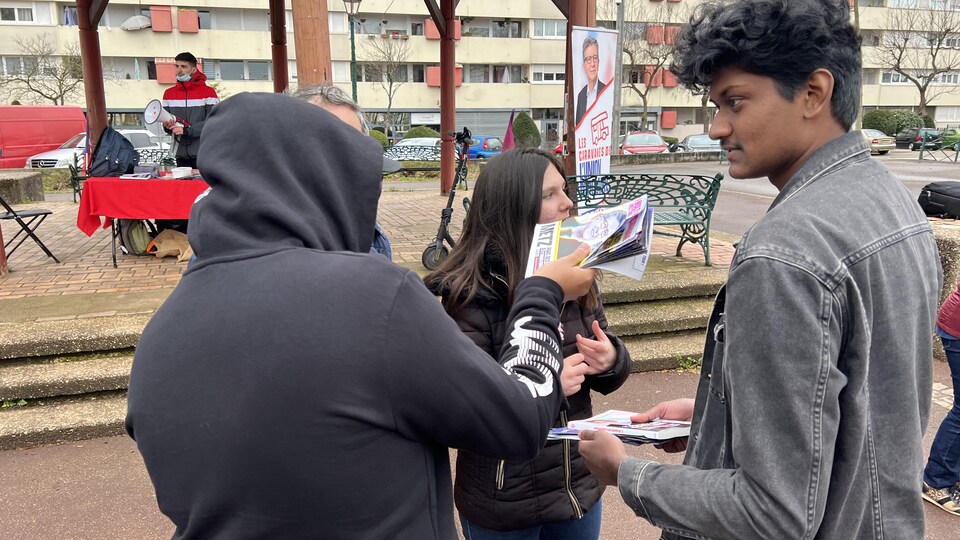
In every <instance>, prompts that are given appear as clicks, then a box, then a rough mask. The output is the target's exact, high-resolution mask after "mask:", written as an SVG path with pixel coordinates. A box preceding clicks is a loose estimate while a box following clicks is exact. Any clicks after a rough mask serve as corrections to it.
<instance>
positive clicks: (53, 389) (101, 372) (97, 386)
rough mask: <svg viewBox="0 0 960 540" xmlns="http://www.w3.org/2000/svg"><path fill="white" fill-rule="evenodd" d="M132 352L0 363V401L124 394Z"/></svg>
mask: <svg viewBox="0 0 960 540" xmlns="http://www.w3.org/2000/svg"><path fill="white" fill-rule="evenodd" d="M132 365H133V351H129V350H128V351H124V352H117V353H114V354H109V355H79V356H56V357H45V358H35V359H25V360H14V361H9V362H3V363H0V401H8V400H10V401H16V400H20V399H27V400H30V399H38V398H50V397H58V396H71V395H79V394H88V393H94V392H103V391H107V390H125V389H126V388H127V383H128V381H129V379H130V367H131V366H132Z"/></svg>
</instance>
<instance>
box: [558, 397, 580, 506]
mask: <svg viewBox="0 0 960 540" xmlns="http://www.w3.org/2000/svg"><path fill="white" fill-rule="evenodd" d="M560 422H561V425H564V426H565V425H567V411H560ZM571 444H572V442H571V441H570V440H568V439H564V441H563V486H564V488H565V489H566V490H567V496H568V497H570V506H572V507H573V513H574V514H575V515H576V516H577V519H580V518H582V517H583V508H581V507H580V501H578V500H577V496H576V495H574V493H573V478H572V476H573V473H572V472H571V464H570V445H571Z"/></svg>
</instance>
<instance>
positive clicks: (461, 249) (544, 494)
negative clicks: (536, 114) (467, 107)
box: [424, 148, 631, 540]
mask: <svg viewBox="0 0 960 540" xmlns="http://www.w3.org/2000/svg"><path fill="white" fill-rule="evenodd" d="M565 185H566V183H565V179H564V176H563V168H562V166H561V165H560V163H559V162H558V161H557V160H556V159H555V158H554V157H553V156H552V155H551V154H550V153H549V152H546V151H544V150H540V149H536V148H525V149H518V150H511V151H509V152H504V153H503V154H501V155H499V156H496V157H494V158H493V159H491V160H490V162H489V163H488V164H487V165H486V166H485V167H484V168H483V171H482V172H481V173H480V176H479V177H478V178H477V183H476V186H475V187H474V196H473V201H472V203H471V205H470V214H469V215H468V217H467V221H466V224H465V225H464V228H463V234H462V235H461V236H460V240H459V241H458V242H457V247H456V248H455V249H454V250H453V252H452V253H450V256H449V257H448V258H447V259H446V260H444V261H443V262H442V263H441V264H440V266H439V267H438V268H437V269H436V271H434V272H433V273H431V274H429V275H427V276H426V277H425V278H424V281H425V282H426V283H427V286H428V287H429V288H430V290H431V291H432V292H433V293H434V294H436V295H438V296H440V297H441V298H442V302H443V305H444V307H445V308H446V310H447V313H449V314H450V316H451V317H453V319H454V320H455V321H457V325H458V326H459V327H460V329H461V330H463V332H464V333H465V334H466V335H467V336H469V337H470V339H472V340H473V342H474V343H476V344H477V345H478V346H480V347H481V348H482V349H483V350H485V351H487V353H488V354H489V356H488V359H487V361H488V362H490V364H491V365H496V364H495V363H494V359H495V358H496V356H497V354H498V353H499V351H500V350H501V348H502V347H503V346H504V345H505V344H506V343H507V342H508V341H509V339H510V336H509V333H508V330H509V326H507V323H508V314H509V313H510V311H511V305H512V302H514V301H515V298H516V292H515V290H516V288H517V286H518V284H521V283H523V275H524V272H525V270H526V262H527V257H528V254H529V251H530V242H531V240H532V239H533V234H534V227H535V226H536V225H537V224H538V223H553V222H557V221H561V220H563V219H566V218H567V217H569V216H570V211H571V210H572V209H573V203H572V202H571V201H570V199H569V198H568V197H567V195H566V190H565ZM560 321H561V325H562V331H561V347H562V351H563V356H564V369H563V374H562V376H561V386H562V388H563V393H564V395H566V397H567V401H568V406H567V407H565V408H564V410H563V411H561V412H560V414H558V415H557V417H556V418H555V419H554V420H555V424H554V426H556V427H563V426H566V425H567V422H568V421H570V420H578V419H582V418H588V417H590V416H592V415H593V409H592V406H591V402H590V391H591V390H594V391H597V392H601V393H603V394H609V393H610V392H613V391H614V390H616V389H617V388H619V387H620V386H622V385H623V383H624V382H626V380H627V377H628V376H629V375H630V367H631V362H630V354H629V353H628V352H627V350H626V347H625V346H624V344H623V342H622V341H621V340H620V339H619V338H618V337H616V336H614V335H612V334H610V333H608V332H607V318H606V316H605V314H604V311H603V305H602V303H601V301H600V297H599V294H598V291H597V289H596V288H595V287H594V288H593V289H592V290H591V291H590V292H589V293H588V294H587V295H586V296H585V297H583V298H581V299H580V301H571V302H567V303H565V304H564V305H563V307H562V309H561V317H560ZM603 491H604V486H602V485H601V484H600V483H599V482H598V481H597V480H596V478H594V477H593V476H592V475H591V474H590V471H589V470H587V467H586V464H584V462H583V458H582V457H581V456H580V452H579V451H578V445H577V442H576V441H569V440H564V441H550V442H548V443H547V445H546V447H545V448H544V449H543V450H541V451H540V453H539V454H538V455H537V456H536V457H535V458H534V459H525V460H517V459H512V458H510V457H509V456H492V457H491V456H489V455H483V454H481V453H476V452H471V451H468V450H464V451H461V452H458V453H457V474H456V484H455V485H454V500H455V501H456V506H457V510H458V511H459V513H460V520H461V523H462V525H463V531H464V536H465V537H466V538H467V539H468V540H487V539H493V538H503V537H508V538H512V539H534V540H536V539H540V540H548V539H558V538H577V539H580V540H589V539H591V538H592V539H596V538H599V535H600V522H601V514H602V506H601V502H600V500H601V499H600V497H601V496H602V495H603Z"/></svg>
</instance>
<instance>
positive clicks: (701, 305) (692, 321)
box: [604, 297, 713, 339]
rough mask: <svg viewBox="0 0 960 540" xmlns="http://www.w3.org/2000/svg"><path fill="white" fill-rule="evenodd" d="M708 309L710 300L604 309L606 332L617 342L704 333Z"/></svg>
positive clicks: (680, 299)
mask: <svg viewBox="0 0 960 540" xmlns="http://www.w3.org/2000/svg"><path fill="white" fill-rule="evenodd" d="M712 308H713V298H710V297H701V298H678V299H673V300H656V301H649V302H639V303H634V304H613V305H605V306H604V310H605V311H606V314H607V323H608V324H609V329H610V331H611V332H612V333H614V334H616V335H618V336H620V338H621V339H624V338H625V337H627V336H634V335H641V334H660V333H665V332H678V331H683V330H699V329H704V328H706V327H707V322H708V321H709V319H710V311H711V309H712Z"/></svg>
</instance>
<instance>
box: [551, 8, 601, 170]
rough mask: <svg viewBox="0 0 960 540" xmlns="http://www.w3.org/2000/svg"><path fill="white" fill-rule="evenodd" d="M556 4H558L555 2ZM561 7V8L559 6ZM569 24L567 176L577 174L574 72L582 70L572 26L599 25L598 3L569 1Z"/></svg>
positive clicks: (564, 92) (565, 93) (564, 106)
mask: <svg viewBox="0 0 960 540" xmlns="http://www.w3.org/2000/svg"><path fill="white" fill-rule="evenodd" d="M554 3H556V2H554ZM558 7H559V6H558ZM567 10H568V11H567V15H568V23H569V24H567V60H566V70H565V71H566V81H564V83H563V96H564V99H563V109H564V114H563V115H564V126H565V127H566V132H567V149H568V151H569V153H568V154H567V155H566V156H564V158H563V168H564V170H565V171H566V173H567V175H568V176H570V175H574V174H577V160H576V147H577V145H576V127H577V126H576V122H575V119H576V116H574V109H573V96H575V95H576V94H575V92H576V91H577V89H576V88H574V87H573V71H574V70H575V69H580V66H574V65H573V54H572V52H571V50H570V32H571V30H570V27H572V26H596V25H597V1H596V0H569V3H568V8H567Z"/></svg>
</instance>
